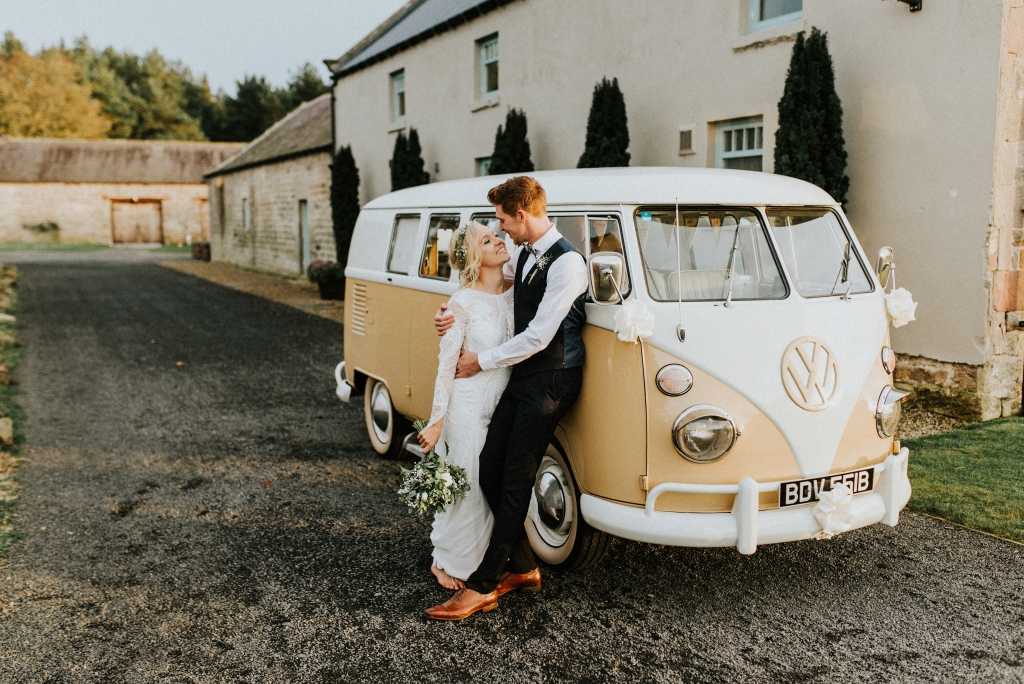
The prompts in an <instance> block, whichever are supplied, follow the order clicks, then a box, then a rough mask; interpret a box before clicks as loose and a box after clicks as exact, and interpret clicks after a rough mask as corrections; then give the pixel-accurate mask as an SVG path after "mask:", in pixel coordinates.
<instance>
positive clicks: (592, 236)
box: [551, 214, 629, 295]
mask: <svg viewBox="0 0 1024 684" xmlns="http://www.w3.org/2000/svg"><path fill="white" fill-rule="evenodd" d="M551 221H552V223H554V224H555V229H556V230H558V232H559V233H561V234H562V237H564V238H565V239H566V240H568V241H569V242H571V243H572V244H573V246H574V247H575V248H576V249H578V250H579V251H580V254H582V255H583V256H584V258H587V259H589V258H590V257H591V256H592V255H594V254H596V253H598V252H615V253H616V254H619V255H621V256H622V259H623V261H625V259H626V255H625V253H624V252H623V251H622V231H621V228H620V227H619V219H618V217H617V216H607V215H605V216H601V215H593V214H586V215H584V214H576V215H569V216H552V217H551ZM628 293H629V278H628V274H626V279H625V281H624V283H623V288H622V294H623V295H626V294H628Z"/></svg>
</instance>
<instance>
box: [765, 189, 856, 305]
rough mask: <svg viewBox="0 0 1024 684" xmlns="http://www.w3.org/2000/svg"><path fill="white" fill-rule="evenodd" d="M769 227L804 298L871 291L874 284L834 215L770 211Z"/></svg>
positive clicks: (820, 211)
mask: <svg viewBox="0 0 1024 684" xmlns="http://www.w3.org/2000/svg"><path fill="white" fill-rule="evenodd" d="M767 214H768V224H769V225H770V226H771V229H772V233H773V234H774V235H775V242H776V243H777V244H778V245H779V251H781V252H782V259H783V261H785V262H786V268H787V269H789V275H790V278H792V279H793V284H794V286H795V287H796V291H797V292H799V293H800V295H801V296H803V297H829V296H832V295H843V294H847V293H849V294H858V293H861V292H871V290H872V289H873V287H874V286H873V285H872V284H871V279H870V278H868V275H867V273H866V272H865V270H864V265H863V264H862V263H861V262H860V258H859V257H858V256H857V250H856V248H855V247H854V246H853V243H852V242H850V238H849V237H848V236H847V234H846V231H845V230H843V226H842V224H841V223H840V221H839V217H838V216H836V214H835V212H833V211H831V210H829V209H813V208H790V207H787V208H769V209H768V211H767Z"/></svg>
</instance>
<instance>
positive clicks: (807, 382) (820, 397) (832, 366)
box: [782, 337, 839, 411]
mask: <svg viewBox="0 0 1024 684" xmlns="http://www.w3.org/2000/svg"><path fill="white" fill-rule="evenodd" d="M782 386H783V387H785V388H786V394H788V395H789V398H790V399H792V400H793V403H794V404H796V405H797V406H799V407H800V408H802V409H804V410H805V411H821V410H822V409H826V408H828V407H829V406H830V405H831V403H832V399H833V398H834V397H835V396H836V394H837V393H838V392H839V364H838V363H837V362H836V355H835V354H833V353H832V350H831V349H829V348H828V347H826V346H825V343H824V342H822V341H821V340H819V339H817V338H814V337H801V338H799V339H796V340H793V343H792V344H790V345H789V348H787V349H786V353H785V354H783V355H782Z"/></svg>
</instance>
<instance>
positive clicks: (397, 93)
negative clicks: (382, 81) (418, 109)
mask: <svg viewBox="0 0 1024 684" xmlns="http://www.w3.org/2000/svg"><path fill="white" fill-rule="evenodd" d="M407 104H408V103H407V102H406V98H405V69H399V70H398V71H395V72H394V73H392V74H391V120H392V121H405V112H406V111H407V106H406V105H407Z"/></svg>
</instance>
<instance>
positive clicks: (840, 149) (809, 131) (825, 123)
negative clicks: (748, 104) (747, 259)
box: [775, 28, 850, 205]
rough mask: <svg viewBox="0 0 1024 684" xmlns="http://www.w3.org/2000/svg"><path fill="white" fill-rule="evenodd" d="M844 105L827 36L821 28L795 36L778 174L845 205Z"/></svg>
mask: <svg viewBox="0 0 1024 684" xmlns="http://www.w3.org/2000/svg"><path fill="white" fill-rule="evenodd" d="M846 159H847V157H846V142H845V140H844V139H843V106H842V103H840V101H839V95H838V94H837V93H836V83H835V72H834V71H833V69H832V57H831V56H830V55H829V52H828V37H827V35H826V34H824V33H822V32H821V31H819V30H818V29H816V28H814V29H811V35H810V36H809V37H808V38H807V39H806V40H804V34H803V33H800V34H799V35H798V36H797V39H796V44H795V45H794V46H793V55H792V57H791V58H790V62H789V71H788V72H787V74H786V87H785V90H784V91H783V94H782V99H781V100H779V130H778V132H777V133H776V134H775V173H778V174H782V175H784V176H792V177H793V178H800V179H802V180H805V181H807V182H809V183H813V184H815V185H817V186H818V187H820V188H822V189H823V190H825V192H827V193H828V194H830V195H832V197H833V198H834V199H835V200H836V201H837V202H841V203H842V204H843V205H845V204H846V193H847V191H849V189H850V178H849V176H847V175H846Z"/></svg>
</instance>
